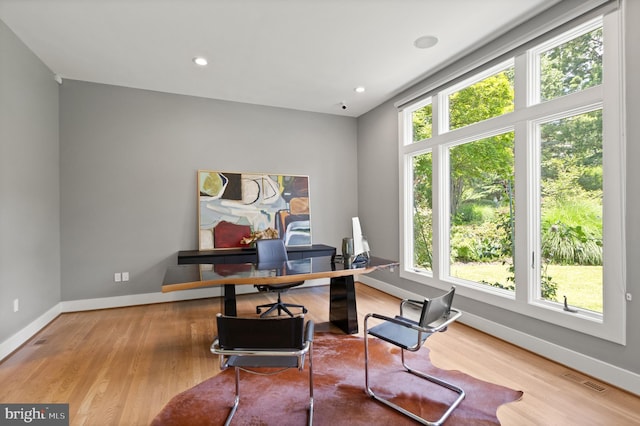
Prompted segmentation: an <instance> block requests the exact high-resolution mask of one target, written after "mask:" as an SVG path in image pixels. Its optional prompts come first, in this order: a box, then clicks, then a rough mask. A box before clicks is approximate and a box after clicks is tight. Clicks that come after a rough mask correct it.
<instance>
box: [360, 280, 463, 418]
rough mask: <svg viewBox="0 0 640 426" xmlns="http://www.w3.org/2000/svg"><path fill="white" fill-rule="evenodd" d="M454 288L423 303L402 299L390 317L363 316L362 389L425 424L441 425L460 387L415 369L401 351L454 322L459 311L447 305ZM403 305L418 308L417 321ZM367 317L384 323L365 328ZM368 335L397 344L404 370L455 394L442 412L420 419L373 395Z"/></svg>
mask: <svg viewBox="0 0 640 426" xmlns="http://www.w3.org/2000/svg"><path fill="white" fill-rule="evenodd" d="M454 293H455V287H451V290H449V291H448V292H447V293H446V294H444V295H442V296H440V297H436V298H433V299H427V300H425V301H424V302H420V301H416V300H408V299H405V300H403V301H402V302H400V315H396V316H395V317H394V318H390V317H386V316H383V315H379V314H375V313H370V314H367V315H366V316H365V317H364V333H365V334H364V337H365V338H364V368H365V388H366V389H365V390H366V392H367V394H369V396H371V397H372V398H373V399H375V400H377V401H380V402H382V403H384V404H386V405H388V406H389V407H391V408H393V409H394V410H397V411H399V412H401V413H402V414H404V415H406V416H408V417H411V418H412V419H413V420H415V421H417V422H419V423H422V424H425V425H441V424H442V423H443V422H444V421H445V420H446V419H447V418H448V417H449V416H450V415H451V413H452V412H453V410H455V409H456V407H457V406H458V405H459V404H460V403H461V402H462V400H463V399H464V397H465V393H464V390H462V389H461V388H459V387H458V386H455V385H453V384H451V383H448V382H445V381H444V380H441V379H439V378H437V377H434V376H431V375H429V374H426V373H423V372H421V371H417V370H414V369H412V368H411V367H409V366H408V365H407V364H406V363H405V359H404V351H405V349H406V350H408V351H412V352H416V351H418V350H419V349H420V348H421V347H422V345H423V344H424V343H425V342H426V340H427V338H428V337H429V336H431V335H432V334H433V333H436V332H438V331H446V329H447V327H448V326H449V324H451V323H453V322H454V321H456V320H457V319H458V318H459V317H460V315H462V313H461V312H460V311H458V310H456V309H453V308H451V304H452V302H453V295H454ZM405 306H409V307H414V308H417V309H419V310H420V311H421V312H420V320H419V321H417V322H416V321H414V320H411V319H409V318H407V317H405V316H404V312H403V310H404V308H405ZM370 318H377V319H379V320H383V321H384V322H382V323H380V324H378V325H376V326H374V327H372V328H369V325H368V322H369V319H370ZM369 335H371V336H375V337H377V338H379V339H382V340H384V341H386V342H388V343H391V344H392V345H395V346H398V347H400V355H401V358H402V366H403V367H404V368H405V370H406V371H407V372H409V373H411V374H413V375H416V376H418V377H421V378H423V379H426V380H429V381H430V382H433V383H435V384H437V385H440V386H443V387H445V388H447V389H449V390H451V391H453V392H455V393H456V394H457V395H458V396H457V398H456V400H455V401H453V403H451V404H450V405H449V406H448V408H447V410H446V411H445V412H444V414H443V415H442V416H441V417H440V418H439V419H437V420H435V421H429V420H427V419H424V418H422V417H420V416H418V415H416V414H415V413H412V412H410V411H408V410H406V409H405V408H402V407H400V406H399V405H397V404H394V403H393V402H391V401H389V400H387V399H384V398H382V397H380V396H379V395H376V394H375V393H374V392H373V390H372V389H371V387H370V385H369Z"/></svg>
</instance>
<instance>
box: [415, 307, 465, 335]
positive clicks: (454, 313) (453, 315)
mask: <svg viewBox="0 0 640 426" xmlns="http://www.w3.org/2000/svg"><path fill="white" fill-rule="evenodd" d="M461 315H462V312H460V311H459V310H457V309H454V308H451V309H450V310H449V316H448V317H447V318H446V319H445V320H443V321H442V322H439V323H438V324H436V325H432V326H428V327H419V328H420V330H422V331H424V332H427V333H437V332H438V331H444V330H446V328H447V327H448V326H449V325H451V324H452V323H453V322H455V321H456V320H457V319H458V318H460V316H461Z"/></svg>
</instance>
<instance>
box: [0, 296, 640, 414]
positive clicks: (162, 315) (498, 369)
mask: <svg viewBox="0 0 640 426" xmlns="http://www.w3.org/2000/svg"><path fill="white" fill-rule="evenodd" d="M356 289H357V294H358V301H357V303H358V317H359V324H360V330H362V327H363V318H364V315H365V314H366V313H368V312H378V313H383V314H393V315H395V314H396V313H397V311H398V302H399V301H398V299H396V298H394V297H392V296H389V295H386V294H384V293H382V292H379V291H378V290H375V289H372V288H370V287H367V286H365V285H362V284H357V286H356ZM328 292H329V289H328V287H324V286H322V287H308V288H300V289H295V290H292V291H289V292H288V293H286V294H285V295H284V296H283V297H284V298H285V300H286V301H289V302H291V303H299V304H303V305H305V306H306V307H307V309H308V310H309V313H308V314H307V318H309V319H313V320H314V321H315V322H316V330H317V331H331V332H334V333H341V332H340V331H339V330H338V329H337V328H336V327H334V326H333V325H331V324H330V323H329V322H328V319H329V300H328V299H329V297H328ZM273 297H275V296H274V295H272V294H266V293H254V294H247V295H242V296H239V297H238V314H239V315H243V316H255V315H256V313H255V306H256V305H259V304H262V303H267V302H269V301H272V299H273ZM219 309H220V301H219V299H217V298H216V299H202V300H191V301H184V302H173V303H164V304H156V305H144V306H135V307H127V308H118V309H107V310H100V311H90V312H78V313H66V314H62V315H61V316H59V317H58V318H56V319H55V320H54V321H53V322H52V323H51V324H49V325H48V326H47V327H45V328H44V329H43V330H41V331H40V332H39V333H38V334H37V335H36V336H34V337H33V338H32V339H31V340H30V341H29V342H27V343H26V344H25V345H23V346H22V347H21V348H20V349H18V350H17V351H16V352H14V353H13V354H12V355H11V356H9V357H7V358H6V359H5V360H3V361H2V362H1V363H0V383H2V386H1V387H0V402H4V403H46V402H49V403H69V404H70V407H69V411H70V418H71V424H72V425H97V424H99V425H125V424H126V425H131V426H135V425H147V424H149V422H150V421H151V420H152V419H153V418H154V417H155V415H156V414H157V413H158V412H159V411H160V410H161V409H162V407H163V406H164V405H165V404H166V403H167V402H168V401H169V400H170V399H171V398H172V397H173V396H175V395H176V394H178V393H179V392H182V391H184V390H187V389H189V388H191V387H192V386H195V385H196V384H198V383H200V382H202V381H203V380H206V379H208V378H209V377H211V376H213V375H215V374H216V373H217V372H218V371H219V367H218V359H217V358H216V357H214V356H213V355H212V354H211V353H210V351H209V346H210V345H211V342H212V340H213V336H214V335H215V321H214V320H215V314H216V313H217V312H218V311H219ZM360 335H362V331H361V332H360ZM427 346H428V347H429V348H430V356H431V360H432V362H433V363H434V364H435V365H437V366H438V367H440V368H445V369H455V370H460V371H463V372H465V373H467V374H470V375H472V376H475V377H477V378H479V379H482V380H486V381H489V382H493V383H497V384H501V385H504V386H508V387H511V388H514V389H518V390H523V391H524V397H523V398H522V400H521V401H519V402H516V403H512V404H507V405H505V406H503V407H501V408H500V409H499V410H498V416H499V418H500V420H501V422H502V424H504V425H517V426H523V425H525V426H526V425H552V424H554V425H555V424H557V425H560V424H562V425H603V424H616V425H632V424H640V398H639V397H638V396H635V395H631V394H629V393H626V392H624V391H622V390H620V389H617V388H615V387H613V386H610V385H608V384H602V383H600V382H598V381H597V380H593V379H591V381H593V382H595V384H596V385H599V384H601V385H603V386H604V387H605V390H604V391H603V392H598V391H595V390H593V389H592V388H589V387H588V386H585V385H583V384H582V383H578V382H576V381H574V380H570V379H568V378H566V377H564V374H565V373H567V372H572V370H570V369H569V368H567V367H566V366H563V365H559V364H556V363H554V362H551V361H549V360H547V359H545V358H542V357H539V356H537V355H535V354H533V353H531V352H528V351H526V350H523V349H521V348H518V347H515V346H513V345H511V344H509V343H506V342H504V341H502V340H499V339H496V338H494V337H492V336H489V335H487V334H484V333H482V332H479V331H477V330H474V329H472V328H470V327H467V326H465V325H462V324H459V323H456V324H454V325H453V326H451V327H449V330H448V331H447V332H446V333H439V334H436V335H434V336H432V337H431V338H430V339H429V342H428V344H427ZM363 368H364V366H363ZM573 373H574V374H576V375H578V376H582V377H586V376H584V375H581V374H580V373H578V372H573ZM586 378H587V379H589V378H588V377H586ZM363 387H364V383H363Z"/></svg>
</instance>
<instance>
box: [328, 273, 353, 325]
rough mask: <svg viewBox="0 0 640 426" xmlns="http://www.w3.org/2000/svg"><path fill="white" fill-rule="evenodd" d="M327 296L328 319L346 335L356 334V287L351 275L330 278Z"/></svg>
mask: <svg viewBox="0 0 640 426" xmlns="http://www.w3.org/2000/svg"><path fill="white" fill-rule="evenodd" d="M329 293H330V296H329V319H330V321H331V322H332V323H333V324H334V325H336V326H337V327H339V328H340V329H341V330H342V331H344V332H345V333H347V334H356V333H357V332H358V310H357V308H356V287H355V284H354V282H353V275H348V276H346V277H335V278H331V285H330V291H329Z"/></svg>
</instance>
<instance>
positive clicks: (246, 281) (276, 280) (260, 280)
mask: <svg viewBox="0 0 640 426" xmlns="http://www.w3.org/2000/svg"><path fill="white" fill-rule="evenodd" d="M398 265H399V263H398V262H392V263H389V264H385V265H378V266H369V267H366V268H356V269H342V270H338V271H326V272H312V273H308V274H296V275H285V276H279V277H251V278H238V277H235V278H234V277H230V278H222V279H216V280H210V281H191V282H184V283H176V284H163V285H162V292H163V293H169V292H172V291H179V290H190V289H194V288H202V287H212V286H218V285H224V284H235V285H261V284H283V283H289V282H294V281H306V280H313V279H318V278H335V277H344V276H347V275H359V274H368V273H369V272H373V271H375V270H377V269H384V268H391V267H395V266H398Z"/></svg>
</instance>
